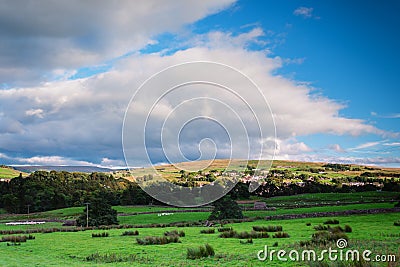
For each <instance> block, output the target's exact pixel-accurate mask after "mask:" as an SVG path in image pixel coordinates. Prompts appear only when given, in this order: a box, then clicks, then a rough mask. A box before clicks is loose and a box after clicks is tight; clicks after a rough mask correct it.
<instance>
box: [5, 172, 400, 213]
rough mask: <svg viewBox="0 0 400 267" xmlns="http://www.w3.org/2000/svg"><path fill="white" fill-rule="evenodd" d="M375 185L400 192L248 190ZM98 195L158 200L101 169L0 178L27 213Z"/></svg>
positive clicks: (238, 189)
mask: <svg viewBox="0 0 400 267" xmlns="http://www.w3.org/2000/svg"><path fill="white" fill-rule="evenodd" d="M153 186H154V185H153ZM378 189H382V190H384V191H394V192H400V184H399V183H397V182H394V181H385V182H384V184H383V188H378V187H376V186H375V185H372V184H365V185H364V186H347V185H343V186H336V185H328V184H321V183H317V182H314V181H306V182H305V184H304V185H302V186H299V185H296V184H290V185H286V186H283V185H282V184H276V183H275V182H274V181H273V180H270V181H267V182H266V183H264V184H262V185H261V186H260V187H259V188H258V189H257V190H256V191H255V192H253V193H251V194H255V195H258V196H263V197H273V196H285V195H295V194H303V193H325V192H341V193H349V192H362V191H375V190H378ZM251 194H250V193H249V192H248V184H245V183H238V184H236V186H235V187H233V189H232V190H231V191H230V192H229V195H230V197H231V198H232V199H247V198H249V197H250V195H251ZM98 199H101V200H102V201H104V202H106V203H108V204H109V205H113V206H115V205H148V204H150V203H152V204H162V203H160V202H158V201H157V200H156V199H154V198H152V197H151V196H150V195H148V194H147V193H146V192H145V191H143V190H142V188H140V187H139V186H138V184H136V183H134V182H131V181H128V180H126V179H123V178H120V179H115V178H114V177H113V176H112V175H111V174H105V173H91V174H86V173H70V172H65V171H62V172H57V171H50V172H47V171H36V172H34V173H32V174H30V175H29V176H28V177H26V178H23V177H21V176H20V177H17V178H14V179H11V180H10V181H9V182H0V208H3V209H5V210H6V211H7V212H9V213H27V207H28V205H29V209H30V211H31V212H40V211H47V210H54V209H59V208H66V207H73V206H83V203H85V202H93V201H96V200H98Z"/></svg>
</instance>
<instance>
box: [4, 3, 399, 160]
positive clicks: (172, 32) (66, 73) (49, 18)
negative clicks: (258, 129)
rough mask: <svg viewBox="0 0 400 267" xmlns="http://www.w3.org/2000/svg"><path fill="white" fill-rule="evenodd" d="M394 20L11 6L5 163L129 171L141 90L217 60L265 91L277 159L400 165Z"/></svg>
mask: <svg viewBox="0 0 400 267" xmlns="http://www.w3.org/2000/svg"><path fill="white" fill-rule="evenodd" d="M60 10H63V11H64V12H63V14H62V15H57V14H60V12H59V11H60ZM177 10H178V11H179V12H177ZM399 10H400V3H399V2H398V1H379V2H378V1H231V0H224V1H220V2H218V3H215V2H214V3H213V2H212V1H210V2H208V1H204V3H198V2H192V3H191V2H190V1H186V3H185V2H180V1H172V2H168V3H166V2H163V1H147V3H146V1H143V2H137V3H136V4H132V3H129V1H126V2H124V1H122V2H121V4H120V5H119V6H115V5H112V4H110V3H107V1H100V2H98V3H96V4H94V2H87V3H84V4H82V3H80V2H79V1H78V2H77V3H68V4H66V3H58V4H57V3H50V2H49V3H47V4H46V3H45V2H43V3H41V4H30V5H22V4H19V3H14V2H13V1H5V2H4V5H3V6H2V7H0V13H1V14H0V15H1V16H0V17H2V19H1V20H0V21H1V22H2V23H1V26H0V30H1V32H2V33H3V35H2V37H1V38H2V39H3V40H2V45H0V48H1V51H2V52H0V53H1V54H0V57H1V58H3V60H2V63H0V64H1V66H0V83H1V84H2V89H0V123H1V126H0V135H1V137H0V140H2V141H0V163H4V164H39V165H40V164H43V165H60V164H61V165H69V164H72V165H86V164H93V165H104V166H122V165H124V157H123V153H122V145H121V131H122V130H121V127H122V120H123V115H124V111H125V109H126V106H127V104H128V99H130V97H131V96H132V94H133V93H134V91H135V90H136V88H138V87H139V86H140V84H141V83H143V82H144V81H145V80H146V79H147V78H148V77H150V76H151V75H153V74H154V73H156V72H158V71H160V70H162V69H163V68H165V67H168V66H170V65H173V64H180V63H184V62H188V61H191V60H210V61H217V62H220V63H223V64H228V65H231V66H233V67H235V68H237V69H239V70H241V71H242V72H244V73H246V74H247V75H248V76H249V77H251V78H252V79H254V80H255V81H256V82H257V83H259V86H260V87H262V90H265V92H264V93H265V96H266V97H267V98H269V99H268V101H269V102H270V104H271V108H272V112H273V114H274V116H276V119H277V125H276V127H277V132H278V135H277V140H276V145H277V146H278V151H277V155H276V156H277V158H281V159H293V160H312V161H331V162H343V163H360V164H375V165H384V166H400V136H399V133H400V124H399V120H400V109H399V105H398V99H399V95H400V93H399V92H398V85H399V84H400V75H398V73H399V67H398V64H399V62H400V51H399V49H398V47H400V37H399V34H398V29H399V28H400V18H399V16H398V11H399ZM17 12H19V14H26V15H25V16H17V17H16V16H13V14H16V13H17ZM44 14H45V15H44ZM171 14H174V15H171ZM40 16H42V17H41V18H42V19H41V20H38V17H40ZM250 59H252V60H253V62H251V61H250ZM268 84H273V86H271V88H269V87H268ZM279 88H280V89H279ZM280 90H281V91H280ZM282 99H286V100H289V99H290V100H292V101H293V102H291V101H287V103H286V101H282ZM293 103H294V104H293ZM309 112H310V114H308V113H309ZM299 121H301V122H302V123H299ZM193 140H197V139H196V138H194V137H193V139H190V138H189V139H188V140H186V141H187V142H186V143H185V144H184V145H186V147H189V146H190V145H191V142H193ZM150 146H151V145H150ZM152 148H153V147H152ZM197 152H198V151H197V145H194V151H193V154H190V153H189V154H190V155H189V158H193V155H196V153H197ZM154 157H155V158H156V159H155V161H157V158H158V160H159V161H162V159H164V158H165V157H163V156H161V155H158V154H157V155H155V156H154ZM135 162H137V165H141V164H143V162H144V161H142V160H141V159H140V158H139V157H138V158H137V160H136V161H135Z"/></svg>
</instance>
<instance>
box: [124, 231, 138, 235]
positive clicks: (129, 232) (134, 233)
mask: <svg viewBox="0 0 400 267" xmlns="http://www.w3.org/2000/svg"><path fill="white" fill-rule="evenodd" d="M122 235H123V236H126V235H139V231H138V230H135V231H125V232H123V233H122Z"/></svg>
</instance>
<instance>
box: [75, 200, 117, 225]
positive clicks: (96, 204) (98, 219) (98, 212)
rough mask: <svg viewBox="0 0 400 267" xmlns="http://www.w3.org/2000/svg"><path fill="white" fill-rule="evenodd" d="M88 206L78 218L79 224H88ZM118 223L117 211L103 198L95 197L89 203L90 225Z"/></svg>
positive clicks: (77, 222)
mask: <svg viewBox="0 0 400 267" xmlns="http://www.w3.org/2000/svg"><path fill="white" fill-rule="evenodd" d="M86 212H87V210H86V208H85V209H84V210H83V213H82V214H81V215H80V216H79V218H78V219H77V220H76V224H77V225H81V226H85V225H86V216H87V213H86ZM113 224H118V219H117V211H116V210H114V209H113V208H112V206H111V205H110V204H108V203H107V202H105V201H104V200H103V199H101V198H94V199H92V201H90V205H89V226H99V225H113Z"/></svg>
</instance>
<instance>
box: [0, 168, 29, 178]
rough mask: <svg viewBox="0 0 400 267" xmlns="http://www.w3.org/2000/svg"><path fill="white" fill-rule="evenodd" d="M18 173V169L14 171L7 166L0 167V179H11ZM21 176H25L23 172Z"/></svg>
mask: <svg viewBox="0 0 400 267" xmlns="http://www.w3.org/2000/svg"><path fill="white" fill-rule="evenodd" d="M19 174H20V172H19V171H16V170H14V169H12V168H9V167H0V179H11V178H15V177H18V176H19ZM22 175H23V176H26V174H25V173H22Z"/></svg>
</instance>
